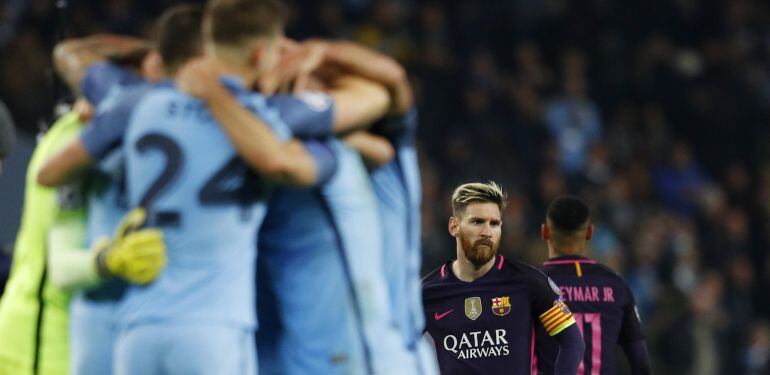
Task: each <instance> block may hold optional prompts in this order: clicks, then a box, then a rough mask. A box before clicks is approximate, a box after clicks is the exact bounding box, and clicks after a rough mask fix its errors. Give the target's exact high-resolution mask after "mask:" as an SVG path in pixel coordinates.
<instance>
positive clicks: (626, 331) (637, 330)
mask: <svg viewBox="0 0 770 375" xmlns="http://www.w3.org/2000/svg"><path fill="white" fill-rule="evenodd" d="M625 293H626V294H627V295H628V300H629V302H628V304H627V305H626V307H625V308H624V309H623V322H622V323H621V326H620V336H619V337H618V342H619V343H620V346H621V347H622V348H623V352H624V353H626V358H628V364H629V367H630V368H631V373H632V374H634V375H644V374H650V372H651V371H652V370H651V367H650V355H649V352H648V351H647V342H646V341H645V339H644V334H642V323H641V319H640V317H639V313H638V311H637V308H636V302H635V300H634V295H633V293H631V290H630V289H629V288H628V287H627V286H626V287H625Z"/></svg>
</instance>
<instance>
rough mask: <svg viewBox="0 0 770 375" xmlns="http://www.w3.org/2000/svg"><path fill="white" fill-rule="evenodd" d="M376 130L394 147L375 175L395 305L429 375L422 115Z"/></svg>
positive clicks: (409, 343)
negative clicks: (425, 335) (425, 337)
mask: <svg viewBox="0 0 770 375" xmlns="http://www.w3.org/2000/svg"><path fill="white" fill-rule="evenodd" d="M374 131H376V132H377V133H379V134H381V135H383V136H385V137H386V138H387V139H388V140H389V141H390V143H391V144H392V145H393V147H394V149H395V151H396V156H395V158H394V160H392V161H391V162H389V163H387V164H385V165H383V166H381V167H379V168H376V169H374V170H372V171H371V173H370V175H371V180H372V187H373V189H374V192H375V194H376V196H377V201H378V204H379V213H380V222H381V223H382V230H383V241H384V245H383V263H384V265H385V270H386V271H385V276H386V278H387V280H388V295H389V301H390V306H391V309H392V311H393V316H394V320H395V322H396V325H397V327H398V328H399V331H400V332H401V335H402V337H403V338H404V340H405V341H404V345H405V346H406V347H407V348H408V349H409V350H410V351H411V352H412V353H414V355H415V356H416V357H417V358H418V362H419V363H418V367H419V368H420V369H421V373H423V374H433V373H437V372H438V368H437V366H436V365H435V363H434V362H435V359H431V358H424V357H425V356H424V355H422V354H421V353H422V352H424V350H421V349H418V346H426V344H425V342H424V340H423V337H422V336H423V331H424V330H425V318H424V314H423V307H422V288H421V282H420V265H421V261H422V250H421V236H420V231H421V228H420V203H421V200H422V186H421V182H420V169H419V164H418V160H417V149H416V144H415V142H416V139H415V138H416V131H417V111H416V110H415V109H412V110H410V111H408V112H407V113H405V114H404V115H403V116H397V117H394V118H388V119H384V120H382V121H381V122H380V123H379V124H378V125H377V126H375V129H374Z"/></svg>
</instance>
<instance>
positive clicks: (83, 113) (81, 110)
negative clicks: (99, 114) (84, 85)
mask: <svg viewBox="0 0 770 375" xmlns="http://www.w3.org/2000/svg"><path fill="white" fill-rule="evenodd" d="M72 110H73V111H74V112H75V113H77V115H78V119H80V122H83V123H85V122H89V121H91V119H92V118H93V117H94V106H92V105H91V103H89V102H88V100H86V99H84V98H80V99H78V100H76V101H75V104H74V105H73V106H72Z"/></svg>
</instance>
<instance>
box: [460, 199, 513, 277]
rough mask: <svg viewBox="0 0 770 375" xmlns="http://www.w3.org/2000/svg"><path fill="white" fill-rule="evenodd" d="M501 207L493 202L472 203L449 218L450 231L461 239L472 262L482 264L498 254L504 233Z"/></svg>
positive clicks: (467, 256)
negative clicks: (501, 236) (455, 215)
mask: <svg viewBox="0 0 770 375" xmlns="http://www.w3.org/2000/svg"><path fill="white" fill-rule="evenodd" d="M502 224H503V222H502V220H501V219H500V208H499V207H498V206H497V204H495V203H492V202H480V203H471V204H469V205H468V206H466V207H465V210H464V211H463V212H460V213H458V217H454V216H453V217H452V218H450V220H449V233H451V234H452V237H455V238H457V239H458V240H459V241H460V246H461V247H462V249H463V253H464V254H465V257H466V258H468V260H470V261H471V263H473V264H475V265H477V266H481V265H483V264H486V263H487V262H489V261H490V260H492V258H493V257H494V256H495V254H497V249H498V248H499V247H500V235H501V233H502Z"/></svg>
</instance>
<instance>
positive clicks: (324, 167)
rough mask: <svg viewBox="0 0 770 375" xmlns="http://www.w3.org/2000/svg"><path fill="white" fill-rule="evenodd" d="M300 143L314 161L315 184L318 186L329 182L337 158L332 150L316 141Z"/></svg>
mask: <svg viewBox="0 0 770 375" xmlns="http://www.w3.org/2000/svg"><path fill="white" fill-rule="evenodd" d="M302 143H303V144H304V146H305V149H307V151H308V153H310V156H311V157H312V158H313V160H314V161H315V165H316V171H317V173H316V175H317V178H316V184H317V185H320V184H323V183H325V182H326V181H329V179H330V178H331V177H332V176H333V175H334V172H336V171H337V157H336V155H335V153H334V151H333V150H332V148H331V147H329V146H328V145H327V144H326V143H324V142H322V141H320V140H316V139H308V140H305V141H303V142H302Z"/></svg>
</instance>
